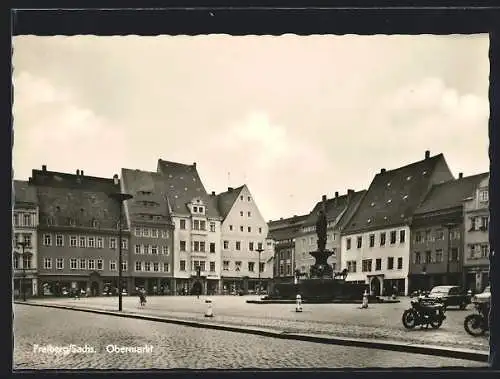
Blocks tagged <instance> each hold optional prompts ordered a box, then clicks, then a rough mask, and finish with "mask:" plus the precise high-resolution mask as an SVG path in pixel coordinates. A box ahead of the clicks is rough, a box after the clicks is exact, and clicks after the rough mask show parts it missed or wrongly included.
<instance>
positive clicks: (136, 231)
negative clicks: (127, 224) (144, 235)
mask: <svg viewBox="0 0 500 379" xmlns="http://www.w3.org/2000/svg"><path fill="white" fill-rule="evenodd" d="M134 234H135V236H136V237H140V236H141V228H135V229H134Z"/></svg>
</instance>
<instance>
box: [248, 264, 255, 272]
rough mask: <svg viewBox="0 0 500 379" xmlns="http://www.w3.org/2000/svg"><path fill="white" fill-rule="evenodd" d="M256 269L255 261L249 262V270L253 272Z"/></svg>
mask: <svg viewBox="0 0 500 379" xmlns="http://www.w3.org/2000/svg"><path fill="white" fill-rule="evenodd" d="M254 269H255V263H254V262H248V271H250V272H253V271H254Z"/></svg>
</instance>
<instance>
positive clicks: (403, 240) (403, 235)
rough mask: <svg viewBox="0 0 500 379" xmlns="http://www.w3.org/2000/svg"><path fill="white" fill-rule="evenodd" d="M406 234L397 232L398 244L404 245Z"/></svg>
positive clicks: (402, 231) (401, 231)
mask: <svg viewBox="0 0 500 379" xmlns="http://www.w3.org/2000/svg"><path fill="white" fill-rule="evenodd" d="M405 237H406V233H405V231H404V230H400V231H399V243H405Z"/></svg>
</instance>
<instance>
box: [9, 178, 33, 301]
mask: <svg viewBox="0 0 500 379" xmlns="http://www.w3.org/2000/svg"><path fill="white" fill-rule="evenodd" d="M13 190H14V196H13V197H14V204H13V205H14V206H13V210H12V212H13V220H12V223H13V236H14V240H13V244H12V252H13V269H14V271H13V278H14V296H16V297H17V296H22V293H23V292H24V294H25V295H26V296H33V295H35V296H36V295H37V294H38V283H37V255H38V254H37V250H38V249H37V228H38V198H37V195H36V188H35V187H34V186H33V185H32V184H31V183H28V182H26V181H20V180H15V181H14V186H13ZM19 244H23V245H24V249H23V247H22V246H20V245H19Z"/></svg>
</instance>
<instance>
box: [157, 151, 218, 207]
mask: <svg viewBox="0 0 500 379" xmlns="http://www.w3.org/2000/svg"><path fill="white" fill-rule="evenodd" d="M157 171H158V173H159V174H161V175H162V176H163V180H164V183H165V190H166V193H167V197H168V202H169V204H170V207H171V210H172V212H175V213H179V214H185V215H189V214H190V211H189V208H188V207H187V204H188V203H189V202H190V201H192V200H193V199H194V198H196V197H199V198H200V199H201V200H202V201H203V202H204V203H205V206H206V215H207V216H208V217H219V212H218V210H217V201H216V199H215V196H210V195H208V194H207V192H206V191H205V187H204V186H203V183H202V182H201V179H200V176H199V175H198V171H197V170H196V163H195V164H193V165H186V164H182V163H177V162H170V161H164V160H162V159H158V169H157Z"/></svg>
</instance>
